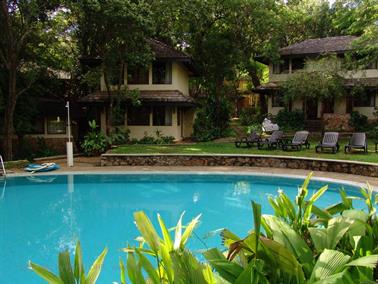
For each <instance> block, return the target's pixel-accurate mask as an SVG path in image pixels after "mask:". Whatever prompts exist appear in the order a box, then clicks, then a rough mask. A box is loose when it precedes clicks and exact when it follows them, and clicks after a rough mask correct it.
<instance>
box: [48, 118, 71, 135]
mask: <svg viewBox="0 0 378 284" xmlns="http://www.w3.org/2000/svg"><path fill="white" fill-rule="evenodd" d="M65 133H66V121H65V119H64V118H62V117H60V116H57V117H49V118H47V134H65Z"/></svg>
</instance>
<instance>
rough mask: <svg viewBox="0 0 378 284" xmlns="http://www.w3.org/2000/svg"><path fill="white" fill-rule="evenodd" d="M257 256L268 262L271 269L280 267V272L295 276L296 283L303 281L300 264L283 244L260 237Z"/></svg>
mask: <svg viewBox="0 0 378 284" xmlns="http://www.w3.org/2000/svg"><path fill="white" fill-rule="evenodd" d="M260 244H261V245H260V247H261V248H262V249H259V251H258V257H259V258H261V259H263V260H264V261H265V262H266V263H269V264H270V267H271V268H273V269H280V270H281V271H282V272H284V273H287V274H288V275H290V276H292V277H295V278H296V282H297V283H304V280H305V276H304V273H303V270H302V265H301V264H300V263H299V262H298V260H297V259H296V257H295V256H294V255H293V253H292V252H291V251H290V250H289V249H287V248H286V247H285V246H284V245H282V244H280V243H278V242H276V241H274V240H270V239H267V238H263V237H261V238H260Z"/></svg>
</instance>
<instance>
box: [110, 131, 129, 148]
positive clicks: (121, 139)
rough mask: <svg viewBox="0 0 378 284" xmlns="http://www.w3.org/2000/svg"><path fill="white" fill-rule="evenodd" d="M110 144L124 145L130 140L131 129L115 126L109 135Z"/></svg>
mask: <svg viewBox="0 0 378 284" xmlns="http://www.w3.org/2000/svg"><path fill="white" fill-rule="evenodd" d="M108 139H109V144H111V145H122V144H126V143H128V142H129V139H130V130H129V129H124V128H122V127H115V128H114V130H113V131H112V133H110V135H109V136H108Z"/></svg>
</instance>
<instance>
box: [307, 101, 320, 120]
mask: <svg viewBox="0 0 378 284" xmlns="http://www.w3.org/2000/svg"><path fill="white" fill-rule="evenodd" d="M304 109H305V115H306V119H307V120H315V119H318V100H317V99H314V98H306V100H305V107H304Z"/></svg>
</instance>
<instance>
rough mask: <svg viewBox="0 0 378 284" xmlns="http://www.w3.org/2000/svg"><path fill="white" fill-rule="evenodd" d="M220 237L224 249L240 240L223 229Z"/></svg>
mask: <svg viewBox="0 0 378 284" xmlns="http://www.w3.org/2000/svg"><path fill="white" fill-rule="evenodd" d="M220 235H221V238H222V243H223V245H224V246H225V247H229V246H230V245H231V244H232V243H234V242H237V241H240V240H241V239H240V238H239V237H238V236H237V235H235V234H234V233H232V232H231V231H229V230H227V229H224V230H223V231H222V232H221V234H220Z"/></svg>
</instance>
